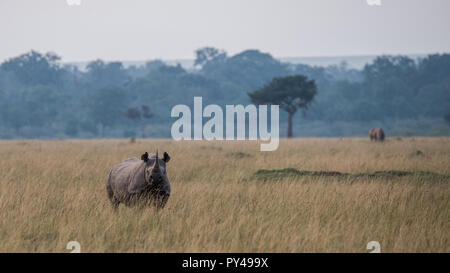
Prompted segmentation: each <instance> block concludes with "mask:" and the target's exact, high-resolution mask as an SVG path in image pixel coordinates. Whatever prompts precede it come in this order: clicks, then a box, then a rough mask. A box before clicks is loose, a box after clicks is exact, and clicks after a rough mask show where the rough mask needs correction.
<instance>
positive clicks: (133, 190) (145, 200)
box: [106, 151, 170, 210]
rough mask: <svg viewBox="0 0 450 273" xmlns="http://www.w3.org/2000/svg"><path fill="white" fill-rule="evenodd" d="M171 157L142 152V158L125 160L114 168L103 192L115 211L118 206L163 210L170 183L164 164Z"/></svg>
mask: <svg viewBox="0 0 450 273" xmlns="http://www.w3.org/2000/svg"><path fill="white" fill-rule="evenodd" d="M169 160H170V156H169V154H168V153H167V152H165V153H164V156H163V158H162V159H161V158H159V157H158V151H156V154H151V155H149V154H148V153H147V152H145V153H144V154H143V155H142V156H141V159H140V160H139V159H138V158H136V157H133V158H128V159H126V160H124V161H123V162H122V163H120V164H118V165H116V166H114V167H113V168H112V169H111V171H110V173H109V177H108V181H107V183H106V192H107V194H108V198H109V200H110V201H111V204H112V206H113V208H114V209H115V210H117V208H118V206H119V204H120V203H122V204H124V205H126V206H136V205H139V206H141V207H142V206H143V205H149V204H153V205H155V206H156V207H157V208H164V206H165V205H166V203H167V200H168V199H169V196H170V183H169V179H168V178H167V173H166V164H167V162H169Z"/></svg>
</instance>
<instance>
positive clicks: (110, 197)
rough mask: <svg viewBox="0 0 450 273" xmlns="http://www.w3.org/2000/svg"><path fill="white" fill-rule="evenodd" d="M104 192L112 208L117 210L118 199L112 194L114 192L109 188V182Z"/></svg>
mask: <svg viewBox="0 0 450 273" xmlns="http://www.w3.org/2000/svg"><path fill="white" fill-rule="evenodd" d="M106 192H107V193H108V199H109V201H110V202H111V205H112V207H113V209H114V210H117V208H118V207H119V204H120V201H119V200H117V198H116V197H115V196H114V192H113V190H112V189H111V186H110V185H109V183H108V184H107V186H106Z"/></svg>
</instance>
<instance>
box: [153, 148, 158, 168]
mask: <svg viewBox="0 0 450 273" xmlns="http://www.w3.org/2000/svg"><path fill="white" fill-rule="evenodd" d="M153 168H159V159H158V150H156V157H155V165H154V166H153Z"/></svg>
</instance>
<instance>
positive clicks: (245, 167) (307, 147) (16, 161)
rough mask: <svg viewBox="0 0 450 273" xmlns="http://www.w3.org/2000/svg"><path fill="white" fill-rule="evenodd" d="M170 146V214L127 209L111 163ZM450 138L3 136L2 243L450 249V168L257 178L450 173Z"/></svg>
mask: <svg viewBox="0 0 450 273" xmlns="http://www.w3.org/2000/svg"><path fill="white" fill-rule="evenodd" d="M157 148H158V149H159V151H167V152H168V153H169V154H170V155H171V157H172V160H171V161H170V162H169V163H168V175H169V179H170V182H171V185H172V194H171V197H170V199H169V201H168V203H167V206H166V208H165V209H164V210H161V211H156V210H154V209H152V208H149V209H144V210H137V209H132V208H127V207H122V206H121V207H120V208H119V211H118V212H117V213H114V212H113V210H112V209H111V207H110V204H109V202H108V200H107V197H106V190H105V183H106V179H107V176H108V173H109V170H110V169H111V167H113V166H114V165H115V164H117V163H119V162H121V161H122V160H123V159H125V158H128V157H134V156H137V157H138V156H140V155H141V154H142V153H143V152H145V151H148V152H153V151H155V150H156V149H157ZM449 163H450V139H449V138H405V139H388V140H387V141H386V142H385V143H383V144H378V143H370V141H368V140H367V139H359V138H352V139H313V138H311V139H293V140H283V141H281V143H280V147H279V149H278V150H277V151H275V152H260V151H259V144H258V143H257V142H237V141H235V142H207V141H191V142H174V141H170V140H137V142H136V143H134V144H133V143H130V141H129V140H71V141H1V142H0V251H1V252H68V250H66V244H67V243H68V242H69V241H72V240H75V241H78V242H80V244H81V251H82V252H197V251H201V252H216V251H217V252H367V250H366V244H367V243H368V242H369V241H379V242H380V244H381V250H382V252H449V251H450V247H449V243H450V241H449V235H450V188H449V182H450V181H449V179H448V178H446V177H444V176H435V177H427V178H424V177H421V176H405V177H362V178H334V177H308V176H305V177H297V178H292V177H291V178H286V179H282V180H277V181H265V182H264V181H260V180H258V179H254V178H253V176H252V175H253V173H254V172H255V171H257V170H259V169H282V168H296V169H300V170H316V171H319V170H323V171H340V172H347V173H362V172H373V171H379V170H423V171H431V172H434V173H439V174H447V175H448V174H450V164H449Z"/></svg>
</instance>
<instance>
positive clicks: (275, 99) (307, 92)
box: [248, 75, 317, 138]
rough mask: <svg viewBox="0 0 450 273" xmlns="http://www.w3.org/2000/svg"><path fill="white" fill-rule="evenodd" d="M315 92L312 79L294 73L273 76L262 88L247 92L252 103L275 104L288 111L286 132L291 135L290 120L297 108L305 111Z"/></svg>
mask: <svg viewBox="0 0 450 273" xmlns="http://www.w3.org/2000/svg"><path fill="white" fill-rule="evenodd" d="M316 94H317V87H316V83H315V81H314V80H308V78H307V77H306V76H303V75H294V76H287V77H284V78H274V79H273V80H272V82H270V83H269V84H268V85H266V86H264V87H263V88H262V89H259V90H256V91H254V92H253V93H249V94H248V95H249V96H250V99H251V101H252V102H253V103H254V104H275V105H280V108H281V109H283V110H284V111H286V112H287V113H288V134H287V136H288V137H289V138H291V137H292V135H293V133H292V120H293V117H294V115H295V113H296V112H297V110H298V109H303V111H306V110H307V109H308V107H309V105H310V104H311V103H312V101H313V99H314V96H315V95H316Z"/></svg>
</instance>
